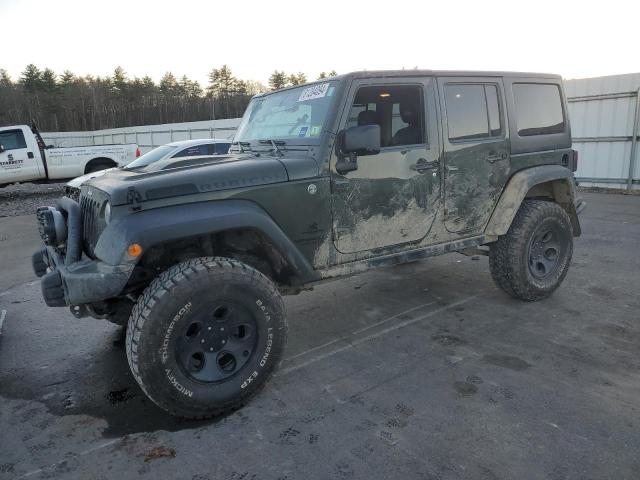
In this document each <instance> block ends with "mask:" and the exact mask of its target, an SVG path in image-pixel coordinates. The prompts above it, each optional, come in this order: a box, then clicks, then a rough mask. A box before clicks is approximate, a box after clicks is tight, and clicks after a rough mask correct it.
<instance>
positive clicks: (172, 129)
mask: <svg viewBox="0 0 640 480" xmlns="http://www.w3.org/2000/svg"><path fill="white" fill-rule="evenodd" d="M239 123H240V119H239V118H230V119H224V120H206V121H202V122H186V123H168V124H164V125H145V126H140V127H124V128H112V129H108V130H95V131H92V132H43V133H42V137H43V139H44V141H45V143H46V144H47V145H55V146H56V147H84V146H90V145H108V144H117V143H137V144H138V145H139V146H140V150H141V151H142V153H146V152H148V151H149V150H151V149H152V148H155V147H158V146H160V145H164V144H166V143H169V142H175V141H178V140H190V139H193V138H220V139H230V138H231V137H233V135H234V133H235V131H236V128H238V124H239Z"/></svg>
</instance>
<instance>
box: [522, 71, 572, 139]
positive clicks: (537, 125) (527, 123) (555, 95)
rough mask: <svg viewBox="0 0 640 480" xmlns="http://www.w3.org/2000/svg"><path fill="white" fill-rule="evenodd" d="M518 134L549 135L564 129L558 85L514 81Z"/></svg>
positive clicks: (525, 135) (524, 135) (523, 135)
mask: <svg viewBox="0 0 640 480" xmlns="http://www.w3.org/2000/svg"><path fill="white" fill-rule="evenodd" d="M513 97H514V99H515V104H516V126H517V129H518V135H519V136H521V137H527V136H530V135H549V134H553V133H562V132H564V131H565V120H564V114H563V111H562V101H561V100H560V88H559V87H558V85H553V84H544V83H514V84H513Z"/></svg>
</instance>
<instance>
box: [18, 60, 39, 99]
mask: <svg viewBox="0 0 640 480" xmlns="http://www.w3.org/2000/svg"><path fill="white" fill-rule="evenodd" d="M41 82H42V72H41V71H40V69H39V68H38V67H36V66H35V65H34V64H33V63H30V64H29V65H27V66H26V67H25V69H24V72H22V74H21V75H20V83H21V84H22V86H23V87H24V89H25V90H26V91H27V92H31V93H33V92H36V91H38V90H39V89H40V85H41Z"/></svg>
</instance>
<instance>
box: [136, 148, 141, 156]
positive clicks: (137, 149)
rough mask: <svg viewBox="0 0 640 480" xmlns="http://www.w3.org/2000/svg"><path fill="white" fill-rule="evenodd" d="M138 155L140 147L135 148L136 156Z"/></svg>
mask: <svg viewBox="0 0 640 480" xmlns="http://www.w3.org/2000/svg"><path fill="white" fill-rule="evenodd" d="M139 156H140V147H137V148H136V158H138V157H139Z"/></svg>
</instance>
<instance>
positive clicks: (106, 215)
mask: <svg viewBox="0 0 640 480" xmlns="http://www.w3.org/2000/svg"><path fill="white" fill-rule="evenodd" d="M110 220H111V204H110V203H109V202H107V204H106V205H105V206H104V221H105V223H109V221H110Z"/></svg>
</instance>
